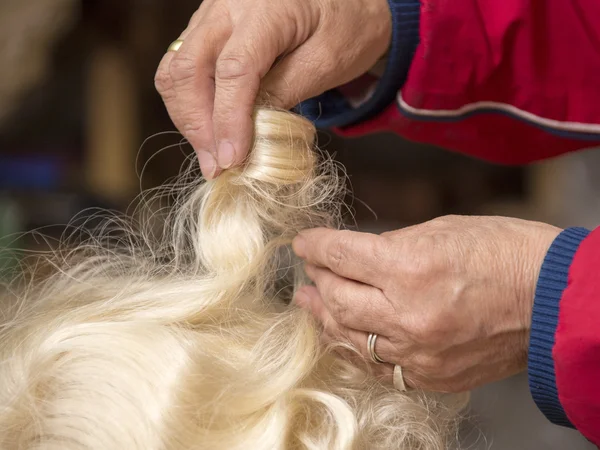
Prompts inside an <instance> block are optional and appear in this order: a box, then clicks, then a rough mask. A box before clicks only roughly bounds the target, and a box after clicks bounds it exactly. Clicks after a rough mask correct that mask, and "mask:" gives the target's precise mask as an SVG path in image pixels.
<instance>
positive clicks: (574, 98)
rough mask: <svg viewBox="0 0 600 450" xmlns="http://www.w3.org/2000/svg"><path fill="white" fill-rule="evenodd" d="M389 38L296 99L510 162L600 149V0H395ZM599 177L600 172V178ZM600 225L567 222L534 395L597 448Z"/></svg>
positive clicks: (335, 122) (538, 325) (544, 285)
mask: <svg viewBox="0 0 600 450" xmlns="http://www.w3.org/2000/svg"><path fill="white" fill-rule="evenodd" d="M389 3H390V8H391V11H392V17H393V25H394V29H393V37H392V46H391V49H390V52H389V54H388V61H387V66H386V68H385V72H384V73H383V75H382V76H381V77H373V76H370V75H366V76H364V77H362V78H360V79H359V80H356V81H354V82H352V83H350V84H349V85H346V86H343V87H342V88H340V89H337V90H334V91H329V92H326V93H324V94H323V95H321V96H319V97H317V98H315V99H312V100H309V101H308V102H305V103H302V104H301V105H299V107H298V109H299V110H300V112H301V113H303V114H305V115H308V116H310V117H312V118H313V119H315V121H316V122H317V125H319V126H322V127H331V128H334V129H336V130H337V131H338V132H339V133H341V134H343V135H346V136H357V135H364V134H368V133H374V132H378V131H389V130H392V131H395V132H397V133H398V134H400V135H402V136H403V137H405V138H408V139H411V140H414V141H417V142H423V143H429V144H434V145H437V146H440V147H443V148H447V149H449V150H454V151H457V152H461V153H464V154H467V155H471V156H474V157H477V158H483V159H486V160H489V161H494V162H498V163H504V164H524V163H529V162H533V161H536V160H541V159H546V158H550V157H553V156H556V155H560V154H563V153H567V152H571V151H575V150H581V149H585V148H590V147H594V146H598V145H600V0H423V1H419V0H389ZM599 176H600V175H599ZM599 272H600V229H598V230H596V231H592V232H591V233H590V232H589V231H587V230H583V229H568V230H566V231H565V232H563V233H562V234H561V235H560V236H559V237H558V238H557V240H556V241H555V242H554V244H553V245H552V247H551V249H550V251H549V252H548V256H547V257H546V260H545V262H544V265H543V267H542V270H541V272H540V277H539V282H538V287H537V292H536V298H535V304H534V310H533V323H532V333H531V340H530V341H531V343H530V354H529V379H530V387H531V392H532V395H533V397H534V400H535V401H536V403H537V405H538V406H539V408H540V409H541V410H542V412H544V413H545V414H546V416H547V417H548V418H549V419H550V420H552V421H553V422H555V423H557V424H561V425H566V426H574V427H576V428H577V429H578V430H579V431H580V432H581V433H582V434H583V435H585V436H586V437H587V438H588V439H589V440H590V441H592V442H594V443H595V444H596V445H600V276H597V275H596V274H597V273H599Z"/></svg>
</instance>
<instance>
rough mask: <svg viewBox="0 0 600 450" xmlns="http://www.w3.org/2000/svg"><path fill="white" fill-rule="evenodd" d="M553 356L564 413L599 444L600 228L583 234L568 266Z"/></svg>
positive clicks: (581, 430)
mask: <svg viewBox="0 0 600 450" xmlns="http://www.w3.org/2000/svg"><path fill="white" fill-rule="evenodd" d="M553 359H554V368H555V372H556V387H557V390H558V397H559V400H560V403H561V405H562V407H563V409H564V411H565V413H566V415H567V416H568V418H569V420H570V421H571V423H572V424H573V425H574V426H575V427H576V428H577V429H578V430H579V431H580V432H581V433H582V434H583V435H584V436H586V437H587V438H588V439H590V440H591V441H592V442H594V443H595V444H596V445H600V229H596V230H595V231H593V232H592V233H591V234H590V235H589V236H588V237H587V238H586V239H585V240H583V242H582V243H581V245H580V246H579V249H578V250H577V253H576V254H575V257H574V259H573V262H572V264H571V267H570V269H569V277H568V284H567V288H566V289H565V291H564V292H563V295H562V299H561V301H560V313H559V321H558V327H557V329H556V335H555V344H554V349H553Z"/></svg>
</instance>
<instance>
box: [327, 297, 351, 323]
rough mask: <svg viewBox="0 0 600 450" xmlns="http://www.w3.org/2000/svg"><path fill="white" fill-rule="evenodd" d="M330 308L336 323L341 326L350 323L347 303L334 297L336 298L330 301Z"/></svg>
mask: <svg viewBox="0 0 600 450" xmlns="http://www.w3.org/2000/svg"><path fill="white" fill-rule="evenodd" d="M329 307H330V313H331V317H333V318H334V319H335V321H336V322H338V323H340V324H347V323H348V318H349V317H348V316H349V308H348V305H347V303H346V302H345V301H343V300H340V298H338V297H337V296H334V298H332V299H331V301H330V305H329Z"/></svg>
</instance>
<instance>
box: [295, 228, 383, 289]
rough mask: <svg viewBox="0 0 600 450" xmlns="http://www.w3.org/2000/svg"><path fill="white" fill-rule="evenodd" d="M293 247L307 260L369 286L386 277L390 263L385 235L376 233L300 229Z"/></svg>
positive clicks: (375, 284) (376, 284)
mask: <svg viewBox="0 0 600 450" xmlns="http://www.w3.org/2000/svg"><path fill="white" fill-rule="evenodd" d="M293 248H294V252H295V253H296V254H297V255H298V256H299V257H300V258H302V259H304V260H305V261H306V262H308V263H310V264H313V265H315V266H320V267H326V268H328V269H330V270H331V271H332V272H334V273H336V274H338V275H340V276H342V277H344V278H349V279H352V280H356V281H360V282H362V283H366V284H370V285H372V286H378V285H379V284H380V281H381V280H384V279H385V278H386V276H387V273H388V269H389V265H390V261H389V258H388V256H387V255H388V245H387V239H386V238H382V237H381V236H378V235H376V234H370V233H358V232H355V231H347V230H330V229H327V228H314V229H311V230H305V231H302V232H300V234H299V235H298V236H296V238H295V239H294V242H293Z"/></svg>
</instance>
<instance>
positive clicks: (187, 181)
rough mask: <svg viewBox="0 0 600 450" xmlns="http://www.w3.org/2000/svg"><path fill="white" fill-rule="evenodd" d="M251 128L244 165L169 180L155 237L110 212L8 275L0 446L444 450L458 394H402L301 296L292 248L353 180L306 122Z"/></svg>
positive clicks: (460, 400)
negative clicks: (41, 259)
mask: <svg viewBox="0 0 600 450" xmlns="http://www.w3.org/2000/svg"><path fill="white" fill-rule="evenodd" d="M255 124H256V127H255V138H254V145H253V149H252V151H251V153H250V156H249V158H248V160H247V161H246V163H245V165H244V166H243V167H242V168H237V169H232V170H228V171H226V172H224V173H223V174H222V175H221V176H219V177H218V178H217V179H215V180H213V181H209V182H203V181H202V180H200V177H199V176H198V175H197V169H196V170H194V171H191V172H190V171H187V172H185V173H184V174H183V175H182V177H181V178H180V179H179V180H178V181H177V182H176V183H175V184H173V185H170V186H167V187H165V188H164V189H163V194H164V193H169V194H171V193H173V192H177V196H176V200H175V202H174V205H173V206H171V207H170V208H169V211H168V213H166V217H165V224H166V225H165V226H164V227H163V228H164V229H162V230H161V232H160V233H158V232H156V229H155V228H154V227H153V226H152V225H151V223H153V221H151V220H149V218H148V217H147V216H146V218H145V219H144V218H142V219H139V220H137V223H136V221H135V220H133V219H132V218H131V217H130V218H128V219H116V218H113V219H111V220H110V221H108V222H107V224H106V225H105V226H104V227H101V228H100V229H99V230H98V231H97V232H95V234H93V235H92V236H90V237H89V238H88V239H87V240H85V241H83V242H80V243H79V244H78V245H77V246H76V248H75V249H74V250H70V251H63V252H56V253H54V254H53V256H51V257H46V258H45V259H46V262H47V263H48V262H49V263H50V264H51V265H52V267H53V268H54V269H53V271H52V273H50V274H45V275H44V276H36V275H35V272H34V275H33V278H31V276H29V278H27V277H21V278H20V281H15V282H14V283H13V284H12V285H11V286H10V291H11V293H12V295H11V297H10V299H8V300H5V302H4V303H0V305H3V306H2V311H0V321H1V322H0V449H2V450H34V449H35V450H59V449H60V450H101V449H128V450H152V449H155V450H163V449H164V450H183V449H185V450H188V449H211V450H219V449H227V450H234V449H244V450H246V449H252V450H274V449H281V450H292V449H306V450H350V449H353V450H354V449H374V450H377V449H381V450H384V449H385V450H390V449H403V450H404V449H406V450H408V449H410V450H418V449H427V450H441V449H445V448H447V446H448V445H449V442H450V441H451V440H452V439H453V438H454V436H455V431H456V430H455V424H456V418H457V415H458V414H459V411H460V409H461V408H462V407H463V406H464V397H462V396H441V395H434V394H424V393H419V392H409V393H401V392H398V391H396V390H394V389H393V388H391V387H390V386H387V385H386V384H384V383H382V382H381V381H379V380H378V379H377V378H376V377H374V376H373V375H372V374H371V372H370V371H369V367H368V364H367V363H366V362H365V364H364V367H357V366H356V365H355V364H352V363H350V362H349V361H347V360H346V359H344V358H342V357H340V356H337V354H336V353H335V352H334V351H333V349H332V348H325V347H323V346H322V345H321V344H320V340H319V333H320V329H319V326H318V325H317V324H316V323H315V321H314V320H313V319H312V317H310V315H309V314H308V313H306V312H305V311H303V310H301V309H300V308H297V307H295V306H294V305H290V301H291V297H292V295H293V291H294V286H297V285H298V284H299V283H302V282H304V276H303V273H302V270H301V265H300V264H299V263H298V261H296V260H295V259H294V256H293V255H292V254H291V252H290V250H289V248H290V247H289V245H290V242H291V240H292V239H293V237H294V236H295V235H296V233H297V232H298V231H300V230H301V229H304V228H307V227H315V226H328V227H339V226H341V220H340V216H341V214H340V211H341V207H342V200H341V198H340V197H341V194H342V193H343V185H344V183H343V182H342V181H343V180H340V177H339V176H338V174H337V170H336V168H335V165H334V164H333V163H332V162H331V160H330V159H327V158H321V157H319V155H318V154H317V153H316V151H315V149H314V147H313V141H314V138H315V129H314V127H313V125H312V124H311V123H310V122H309V121H307V120H306V119H304V118H302V117H300V116H297V115H294V114H291V113H287V112H282V111H275V110H268V109H259V110H257V112H256V114H255ZM38 266H39V265H38ZM26 280H29V281H26ZM32 280H35V281H32Z"/></svg>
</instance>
